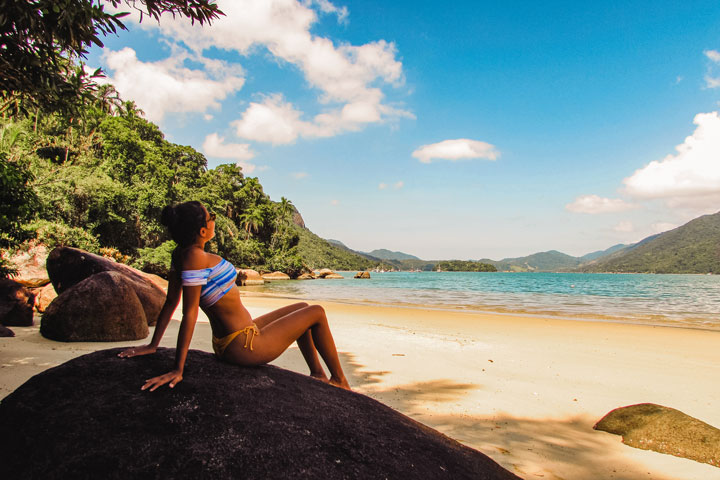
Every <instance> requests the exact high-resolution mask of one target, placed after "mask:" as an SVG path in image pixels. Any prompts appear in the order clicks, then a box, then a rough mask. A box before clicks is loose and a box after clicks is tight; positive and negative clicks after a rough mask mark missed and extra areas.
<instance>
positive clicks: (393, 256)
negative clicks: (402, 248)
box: [361, 248, 420, 260]
mask: <svg viewBox="0 0 720 480" xmlns="http://www.w3.org/2000/svg"><path fill="white" fill-rule="evenodd" d="M361 253H364V254H365V255H368V256H370V257H373V258H379V259H381V260H420V259H419V258H418V257H416V256H415V255H409V254H407V253H403V252H392V251H390V250H387V249H385V248H380V249H377V250H373V251H372V252H361Z"/></svg>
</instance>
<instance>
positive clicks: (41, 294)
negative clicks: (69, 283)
mask: <svg viewBox="0 0 720 480" xmlns="http://www.w3.org/2000/svg"><path fill="white" fill-rule="evenodd" d="M55 297H57V292H56V291H55V287H53V286H52V283H48V284H47V285H45V286H44V287H40V288H37V289H35V310H37V311H38V312H40V313H43V312H44V311H45V310H46V309H47V307H48V305H50V303H51V302H52V301H53V300H55Z"/></svg>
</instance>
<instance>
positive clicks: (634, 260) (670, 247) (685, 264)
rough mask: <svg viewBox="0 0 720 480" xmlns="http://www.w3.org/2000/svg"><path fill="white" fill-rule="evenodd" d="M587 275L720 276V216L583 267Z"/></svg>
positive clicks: (697, 221) (693, 222)
mask: <svg viewBox="0 0 720 480" xmlns="http://www.w3.org/2000/svg"><path fill="white" fill-rule="evenodd" d="M582 271H586V272H623V273H714V274H717V273H720V213H715V214H713V215H703V216H702V217H698V218H696V219H694V220H691V221H690V222H688V223H686V224H685V225H683V226H681V227H678V228H676V229H673V230H670V231H668V232H664V233H662V234H660V235H654V236H652V237H649V238H647V239H645V240H643V241H641V242H638V243H637V244H635V245H631V246H629V247H627V248H625V249H623V250H619V251H617V252H615V253H614V254H611V255H608V256H606V257H601V258H599V259H598V260H597V261H595V262H592V263H590V264H587V265H585V266H583V267H582Z"/></svg>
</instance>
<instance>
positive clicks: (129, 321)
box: [40, 272, 149, 342]
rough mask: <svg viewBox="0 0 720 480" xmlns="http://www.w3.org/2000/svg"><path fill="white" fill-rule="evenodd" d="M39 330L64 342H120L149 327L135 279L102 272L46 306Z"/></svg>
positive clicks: (139, 335) (145, 333)
mask: <svg viewBox="0 0 720 480" xmlns="http://www.w3.org/2000/svg"><path fill="white" fill-rule="evenodd" d="M40 333H41V334H42V335H43V336H44V337H46V338H49V339H51V340H59V341H61V342H119V341H124V340H139V339H141V338H145V337H147V336H148V333H149V330H148V325H147V320H146V319H145V312H144V311H143V308H142V305H141V304H140V300H139V299H138V296H137V295H136V294H135V290H134V289H133V287H132V282H131V281H130V280H128V278H127V277H125V276H124V275H122V274H120V273H118V272H101V273H98V274H95V275H93V276H91V277H90V278H87V279H85V280H83V281H82V282H80V283H78V284H77V285H73V286H72V287H70V288H69V289H67V290H65V291H64V292H63V293H61V294H60V295H58V296H57V298H55V300H53V301H52V303H50V305H48V307H47V309H45V313H44V314H43V316H42V320H41V322H40Z"/></svg>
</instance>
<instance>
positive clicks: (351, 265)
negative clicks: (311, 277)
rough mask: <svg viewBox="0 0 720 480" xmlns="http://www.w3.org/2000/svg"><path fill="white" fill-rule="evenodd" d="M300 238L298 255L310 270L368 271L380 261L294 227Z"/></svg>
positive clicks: (306, 230) (334, 241) (335, 241)
mask: <svg viewBox="0 0 720 480" xmlns="http://www.w3.org/2000/svg"><path fill="white" fill-rule="evenodd" d="M294 229H295V232H296V233H297V234H298V236H299V237H300V241H299V242H298V254H299V255H300V258H302V259H303V262H304V263H305V264H306V265H307V266H308V267H310V268H312V269H316V268H330V269H332V270H366V269H370V268H375V266H376V265H377V264H378V261H373V260H371V259H368V258H364V257H362V256H360V255H358V254H357V253H354V252H353V251H352V250H350V249H349V248H347V247H346V246H345V245H344V244H342V243H341V242H338V241H337V240H333V241H328V240H324V239H322V238H320V237H318V236H317V235H315V234H314V233H312V232H311V231H310V230H308V229H307V228H302V227H299V226H297V225H295V226H294Z"/></svg>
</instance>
